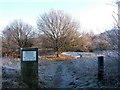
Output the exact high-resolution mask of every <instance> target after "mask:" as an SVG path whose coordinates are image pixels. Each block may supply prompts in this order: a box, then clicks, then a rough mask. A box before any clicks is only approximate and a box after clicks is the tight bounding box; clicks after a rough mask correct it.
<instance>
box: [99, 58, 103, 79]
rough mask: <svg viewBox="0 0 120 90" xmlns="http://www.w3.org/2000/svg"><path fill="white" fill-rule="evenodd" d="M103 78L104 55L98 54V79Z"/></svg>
mask: <svg viewBox="0 0 120 90" xmlns="http://www.w3.org/2000/svg"><path fill="white" fill-rule="evenodd" d="M103 79H104V57H103V56H98V80H99V81H102V80H103Z"/></svg>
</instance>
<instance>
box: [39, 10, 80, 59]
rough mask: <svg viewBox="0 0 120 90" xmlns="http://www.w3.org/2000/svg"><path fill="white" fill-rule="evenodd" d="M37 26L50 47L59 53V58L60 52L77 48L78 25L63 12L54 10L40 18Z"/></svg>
mask: <svg viewBox="0 0 120 90" xmlns="http://www.w3.org/2000/svg"><path fill="white" fill-rule="evenodd" d="M37 26H38V29H39V31H40V34H44V35H45V36H46V37H47V40H48V41H49V44H50V46H51V47H52V48H53V49H55V51H56V52H57V57H58V56H59V52H60V51H62V50H65V49H68V47H69V48H70V47H75V46H76V43H77V42H76V38H78V37H79V34H78V31H77V30H78V23H77V22H75V21H74V20H73V19H72V18H71V17H70V16H69V15H67V14H64V13H63V12H62V11H60V10H58V11H57V10H52V11H50V12H49V13H45V14H43V15H41V16H39V17H38V20H37Z"/></svg>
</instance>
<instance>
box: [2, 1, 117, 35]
mask: <svg viewBox="0 0 120 90" xmlns="http://www.w3.org/2000/svg"><path fill="white" fill-rule="evenodd" d="M115 1H116V0H0V30H2V29H3V28H4V27H5V26H6V25H8V24H9V23H10V22H12V21H13V20H14V19H21V20H22V21H23V22H26V23H28V24H31V25H32V26H34V27H36V20H37V17H38V16H39V15H41V14H43V13H45V12H48V11H49V10H51V9H54V10H63V11H64V12H65V13H68V14H70V16H72V17H73V18H75V19H76V20H77V21H79V22H80V25H81V28H82V30H86V31H91V30H92V31H94V32H95V33H100V32H103V31H104V30H105V29H110V28H112V26H113V22H114V19H113V17H112V14H113V15H114V13H113V11H115V12H117V7H115V6H113V5H110V4H114V3H115Z"/></svg>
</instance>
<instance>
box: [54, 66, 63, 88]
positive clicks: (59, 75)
mask: <svg viewBox="0 0 120 90" xmlns="http://www.w3.org/2000/svg"><path fill="white" fill-rule="evenodd" d="M62 73H63V68H62V65H61V64H60V65H59V66H58V67H57V69H56V71H55V75H54V81H53V88H61V87H62V86H61V83H62V81H63V79H62Z"/></svg>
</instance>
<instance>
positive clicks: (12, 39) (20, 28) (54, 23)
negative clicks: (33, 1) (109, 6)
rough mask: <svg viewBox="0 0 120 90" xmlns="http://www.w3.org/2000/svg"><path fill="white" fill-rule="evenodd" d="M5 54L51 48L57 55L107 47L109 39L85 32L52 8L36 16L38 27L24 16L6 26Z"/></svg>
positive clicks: (61, 12)
mask: <svg viewBox="0 0 120 90" xmlns="http://www.w3.org/2000/svg"><path fill="white" fill-rule="evenodd" d="M2 39H3V40H2V43H3V44H2V46H3V48H2V49H3V55H4V54H5V53H7V52H8V51H12V52H15V53H17V54H20V48H23V47H37V48H39V49H43V48H44V49H52V50H53V51H54V52H56V55H57V57H58V56H59V54H60V53H61V52H64V51H82V52H84V51H86V52H90V51H94V50H106V49H108V46H109V42H107V41H105V40H103V39H101V38H100V37H99V35H95V34H94V33H87V32H82V30H81V29H80V25H79V23H78V22H77V21H75V20H74V19H72V17H70V16H69V15H68V14H65V13H64V12H63V11H60V10H51V11H49V12H48V13H44V14H43V15H40V16H39V17H38V19H37V30H35V29H33V27H32V26H31V25H29V24H26V23H24V22H22V21H21V20H14V21H13V22H12V23H10V25H8V26H6V28H4V30H3V35H2Z"/></svg>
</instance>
